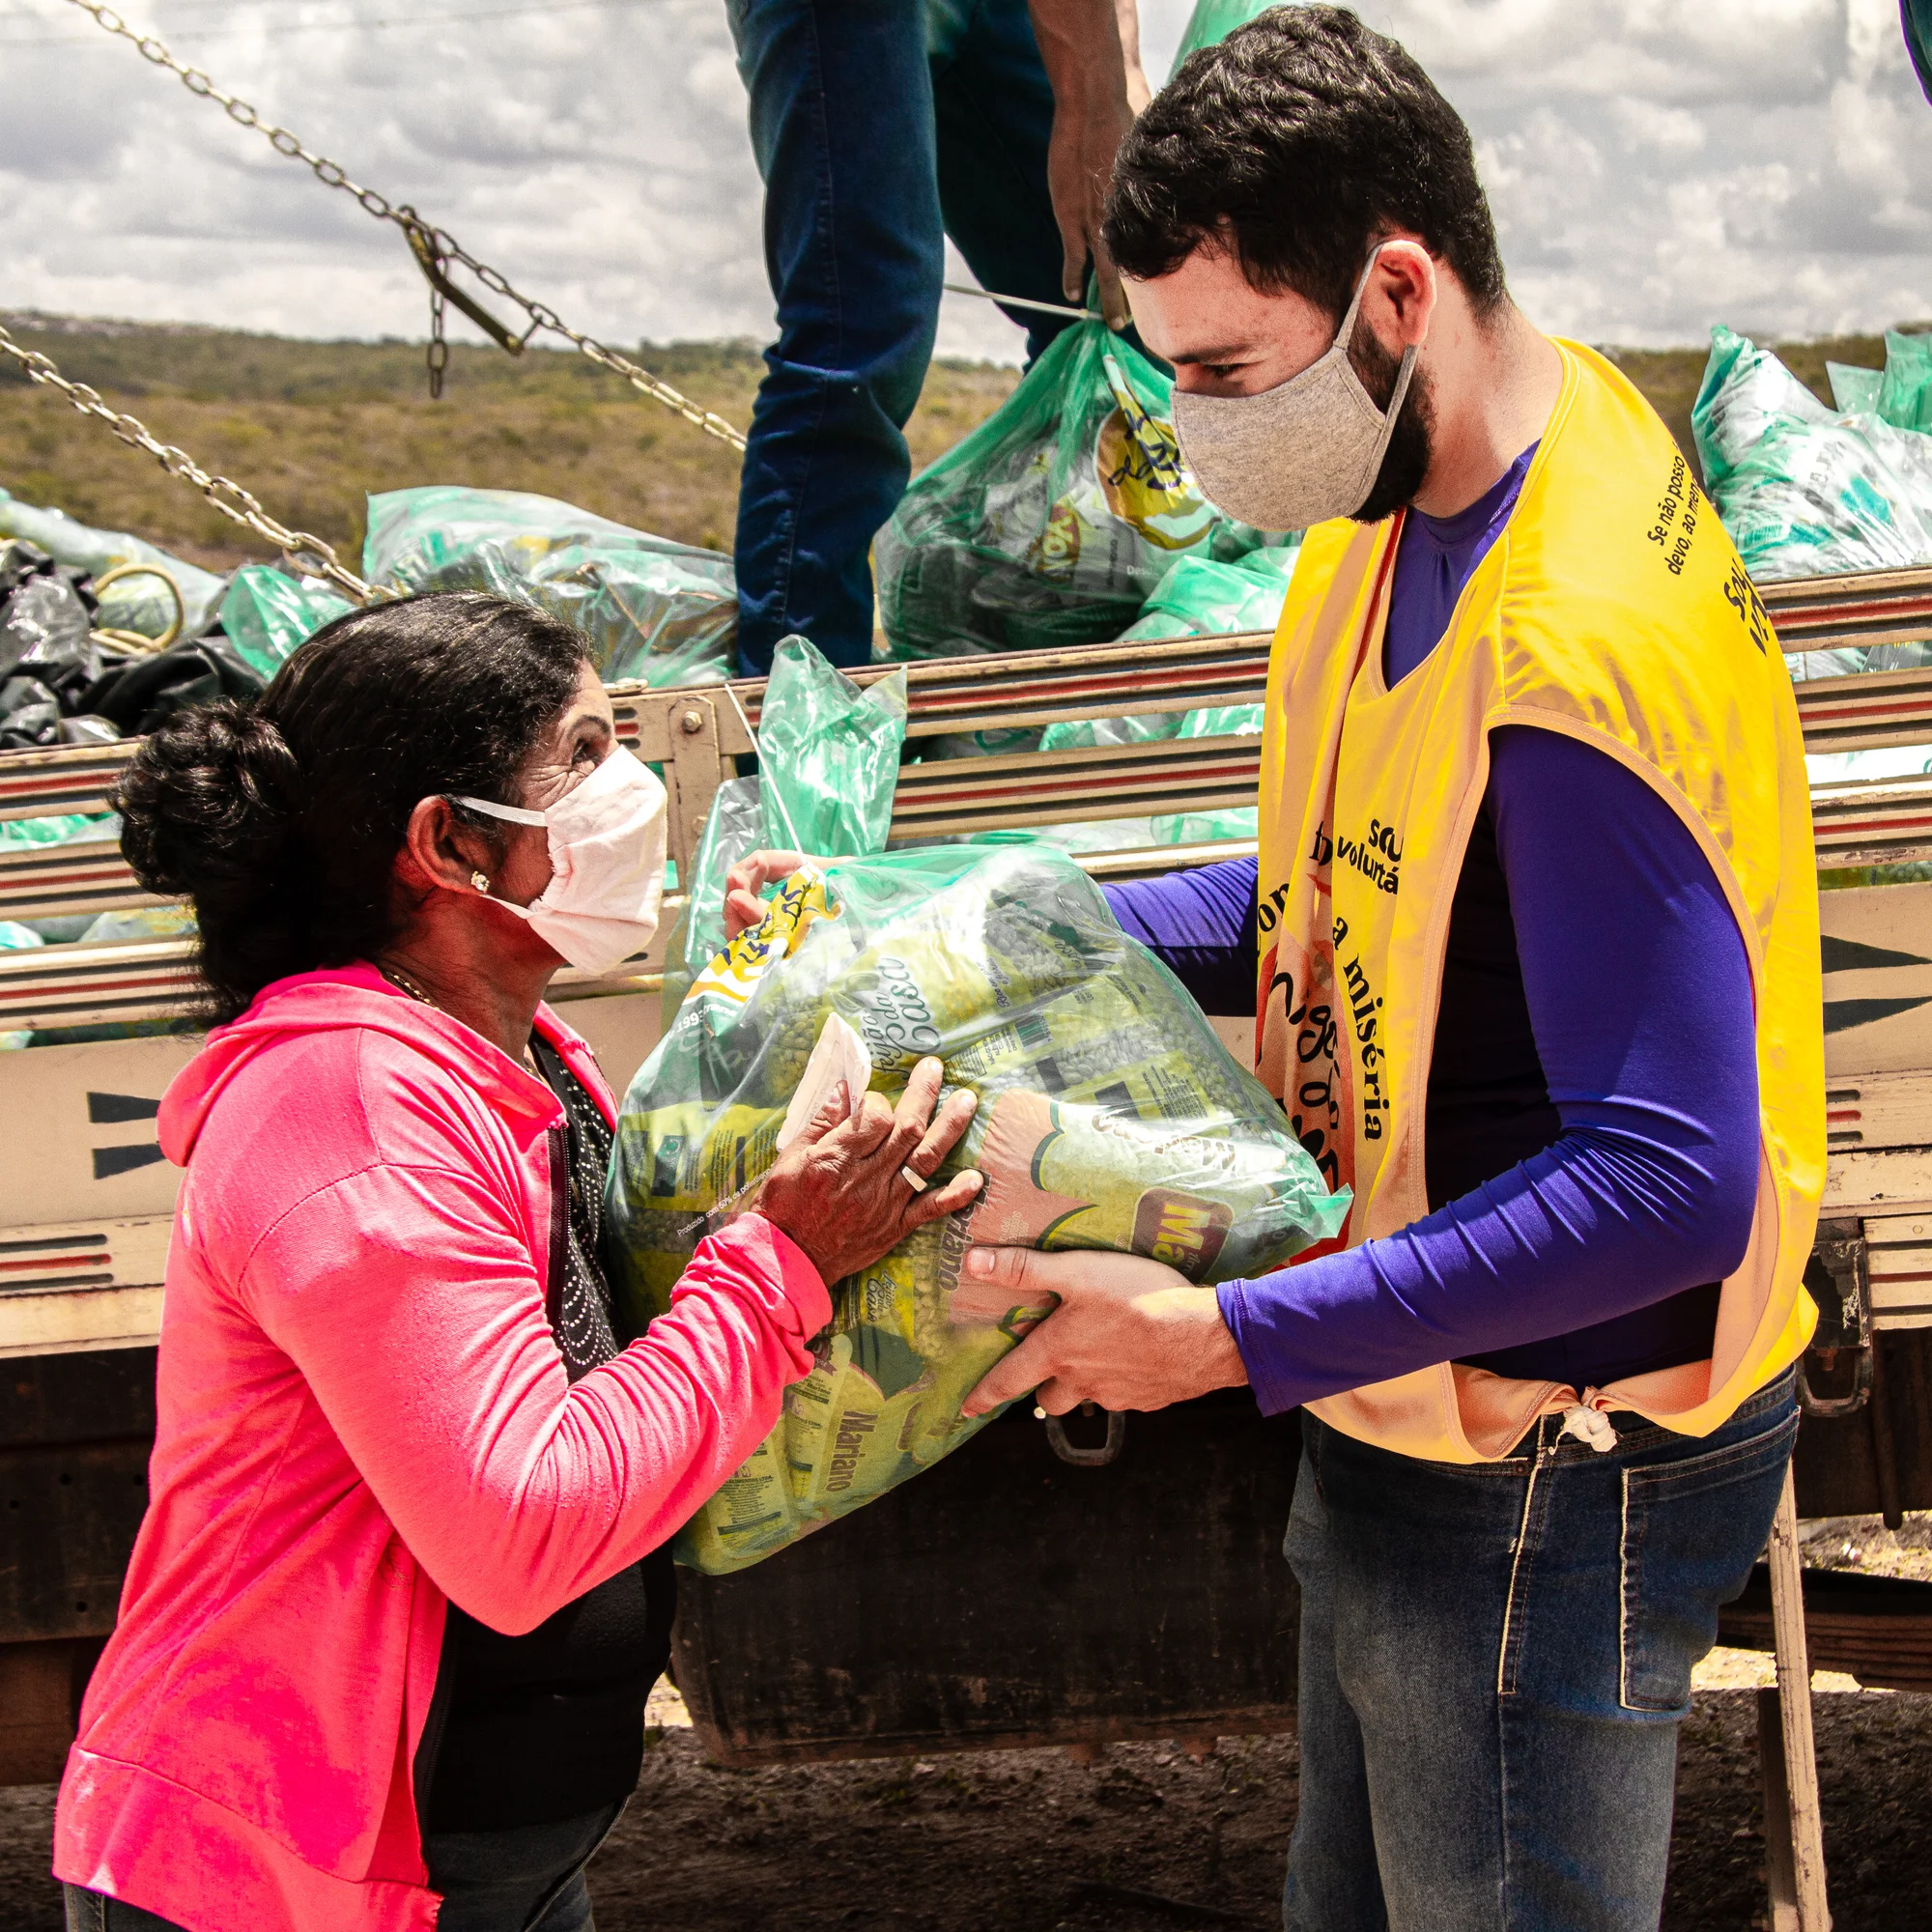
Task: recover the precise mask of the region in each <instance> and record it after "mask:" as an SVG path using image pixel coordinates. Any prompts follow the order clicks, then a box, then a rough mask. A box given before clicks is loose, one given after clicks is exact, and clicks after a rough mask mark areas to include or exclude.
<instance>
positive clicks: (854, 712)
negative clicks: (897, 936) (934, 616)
mask: <svg viewBox="0 0 1932 1932" xmlns="http://www.w3.org/2000/svg"><path fill="white" fill-rule="evenodd" d="M905 721H906V677H905V672H904V671H903V670H894V671H889V672H888V673H887V674H886V675H885V676H884V677H880V678H875V679H874V680H873V681H872V682H871V683H870V684H868V685H866V686H864V687H861V686H859V685H857V684H855V683H853V681H852V680H851V679H850V678H849V677H847V676H846V675H845V673H844V672H843V671H841V670H838V669H836V668H834V667H833V666H832V665H830V664H828V663H827V662H826V660H825V658H824V656H823V655H822V654H821V653H820V651H819V650H818V647H817V646H816V645H815V644H813V643H812V642H811V641H810V639H808V638H799V637H791V638H781V639H780V640H779V647H778V649H777V650H776V651H774V652H773V654H772V677H771V682H770V684H768V685H767V686H766V687H765V701H764V705H763V708H762V714H761V720H760V724H759V728H758V749H759V753H760V754H761V758H760V762H761V766H762V774H761V776H759V777H757V778H742V779H726V780H725V782H724V783H723V784H722V785H720V786H719V787H718V793H717V796H716V797H715V798H714V799H713V800H712V804H711V814H710V816H709V817H708V818H707V819H706V820H705V821H704V834H703V837H702V838H700V839H699V841H698V846H697V856H696V859H695V860H694V861H693V863H692V868H691V869H692V877H691V879H690V881H689V886H688V896H687V898H686V900H685V910H684V912H683V914H682V916H681V917H680V919H679V921H678V923H677V927H676V929H675V930H674V931H673V932H672V934H671V937H670V940H669V942H668V945H667V947H666V953H667V964H666V968H665V999H666V1003H667V1006H668V1013H669V1012H674V1011H676V1009H677V1006H678V1003H679V1002H680V1001H681V1000H682V999H683V998H684V993H685V988H686V987H687V986H689V984H690V983H691V981H692V980H694V979H695V978H696V976H697V974H698V972H699V971H700V970H701V969H702V967H703V966H704V965H705V963H706V962H707V961H708V960H709V959H710V958H711V957H712V955H713V954H714V953H716V952H719V950H720V949H721V948H722V947H723V946H724V944H725V873H726V872H727V871H729V870H730V869H731V867H733V866H735V865H736V864H737V863H738V861H739V860H740V859H742V858H744V857H745V855H746V854H747V853H748V852H755V851H756V850H757V849H758V848H759V847H760V846H766V847H769V848H770V849H772V850H773V851H779V852H812V853H823V854H827V855H838V854H842V853H848V852H854V853H856V852H882V851H884V849H885V844H886V838H887V835H888V834H889V833H890V832H891V831H892V824H893V792H894V790H895V787H896V785H897V783H898V769H899V750H900V747H901V746H902V745H903V744H904V743H905ZM668 1013H667V1018H668Z"/></svg>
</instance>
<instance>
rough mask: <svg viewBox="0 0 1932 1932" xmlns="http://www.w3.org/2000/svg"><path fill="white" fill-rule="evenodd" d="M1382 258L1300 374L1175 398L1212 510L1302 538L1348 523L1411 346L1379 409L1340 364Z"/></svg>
mask: <svg viewBox="0 0 1932 1932" xmlns="http://www.w3.org/2000/svg"><path fill="white" fill-rule="evenodd" d="M1382 245H1383V246H1385V245H1386V244H1385V243H1384V244H1382ZM1381 252H1382V250H1381V246H1378V247H1377V249H1376V251H1375V253H1374V254H1372V255H1371V256H1370V257H1369V263H1368V267H1367V268H1365V269H1364V270H1362V278H1361V280H1360V281H1358V282H1357V283H1356V284H1355V294H1354V298H1353V299H1352V300H1351V301H1350V303H1349V312H1348V314H1347V315H1345V316H1344V317H1343V318H1342V327H1340V328H1339V329H1337V330H1336V332H1335V340H1334V342H1333V344H1332V345H1331V346H1330V347H1329V349H1328V350H1327V351H1326V353H1325V354H1323V355H1321V357H1320V358H1319V359H1318V360H1316V361H1314V362H1311V363H1310V364H1309V365H1308V367H1307V368H1306V369H1304V370H1303V371H1302V372H1301V374H1300V375H1298V376H1291V377H1290V378H1289V379H1288V381H1287V382H1285V383H1282V384H1277V385H1276V386H1275V387H1274V388H1272V389H1264V390H1263V391H1262V392H1261V394H1260V395H1258V396H1198V395H1188V394H1185V393H1183V392H1182V391H1179V390H1177V391H1176V392H1175V397H1174V434H1175V436H1176V438H1177V440H1179V444H1180V454H1181V456H1182V457H1183V458H1184V459H1185V461H1186V464H1187V467H1188V469H1191V470H1193V472H1194V480H1195V481H1196V482H1197V483H1199V484H1200V486H1201V492H1202V495H1203V496H1205V497H1207V498H1208V501H1209V502H1210V503H1212V504H1213V505H1214V506H1215V507H1216V508H1217V509H1220V510H1224V511H1225V512H1226V513H1227V514H1228V515H1229V516H1231V517H1234V518H1236V519H1237V520H1238V521H1239V522H1241V523H1244V524H1252V525H1254V526H1255V527H1256V528H1257V529H1263V530H1305V529H1306V528H1308V526H1310V525H1311V524H1321V523H1326V522H1327V521H1328V519H1329V518H1331V517H1347V516H1352V515H1353V514H1354V512H1355V511H1357V510H1359V509H1360V508H1361V507H1362V505H1363V503H1365V502H1366V501H1367V500H1368V496H1369V492H1370V491H1371V490H1372V489H1373V488H1374V487H1375V481H1376V475H1377V472H1378V470H1379V469H1381V464H1382V456H1383V454H1384V452H1385V451H1386V450H1387V448H1388V442H1389V437H1390V435H1391V434H1392V433H1393V432H1394V429H1395V419H1396V417H1397V416H1398V415H1400V414H1401V413H1402V404H1403V398H1404V397H1405V396H1406V395H1407V394H1408V379H1409V377H1410V376H1411V375H1412V374H1413V373H1414V369H1415V355H1416V350H1415V347H1414V346H1411V347H1410V348H1407V349H1406V350H1404V351H1403V355H1402V367H1401V368H1400V369H1399V370H1398V371H1397V372H1396V379H1395V392H1394V393H1393V394H1392V395H1391V396H1390V397H1389V406H1388V408H1387V410H1386V411H1383V410H1378V408H1377V407H1376V405H1375V402H1374V400H1373V399H1372V398H1371V397H1370V395H1369V392H1368V391H1367V390H1366V389H1365V388H1363V387H1362V379H1361V378H1360V377H1359V376H1357V375H1356V374H1355V365H1354V364H1353V363H1352V362H1350V360H1349V343H1350V339H1351V338H1352V336H1353V335H1354V333H1355V318H1356V316H1357V314H1358V313H1359V312H1360V310H1361V306H1362V295H1363V292H1364V291H1365V290H1366V289H1367V288H1368V286H1369V276H1370V274H1371V273H1372V272H1373V271H1374V270H1375V266H1376V262H1377V260H1378V258H1379V256H1380V254H1381Z"/></svg>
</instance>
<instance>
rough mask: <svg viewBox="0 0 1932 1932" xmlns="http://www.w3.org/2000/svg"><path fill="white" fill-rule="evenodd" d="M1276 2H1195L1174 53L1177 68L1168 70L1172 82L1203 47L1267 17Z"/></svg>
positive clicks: (1260, 0) (1221, 0) (1243, 0)
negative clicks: (1183, 62) (1181, 68)
mask: <svg viewBox="0 0 1932 1932" xmlns="http://www.w3.org/2000/svg"><path fill="white" fill-rule="evenodd" d="M1275 4H1276V0H1194V12H1193V13H1192V14H1189V15H1188V16H1187V31H1186V32H1185V33H1183V34H1182V35H1181V37H1180V44H1179V46H1178V47H1177V48H1176V49H1175V50H1174V65H1173V66H1172V67H1170V68H1169V69H1168V71H1167V77H1168V79H1169V80H1172V79H1173V78H1174V76H1175V75H1176V74H1178V73H1179V71H1180V64H1181V62H1182V61H1184V60H1185V59H1186V58H1187V56H1188V55H1189V54H1191V53H1193V52H1195V51H1196V50H1197V49H1199V48H1201V47H1211V46H1216V45H1218V44H1219V43H1221V42H1222V41H1225V40H1226V39H1227V38H1228V36H1229V35H1230V34H1232V33H1233V32H1234V31H1235V29H1236V27H1245V26H1246V25H1247V24H1248V22H1249V21H1250V20H1252V19H1253V18H1254V17H1255V16H1256V15H1257V14H1265V13H1266V12H1267V10H1268V9H1269V8H1270V7H1272V6H1274V5H1275Z"/></svg>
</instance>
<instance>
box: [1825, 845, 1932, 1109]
mask: <svg viewBox="0 0 1932 1932" xmlns="http://www.w3.org/2000/svg"><path fill="white" fill-rule="evenodd" d="M1818 911H1819V920H1820V924H1821V925H1822V927H1823V931H1824V968H1825V1076H1826V1079H1827V1081H1828V1082H1830V1083H1831V1084H1832V1085H1833V1086H1834V1087H1835V1086H1838V1085H1840V1084H1841V1083H1843V1082H1844V1081H1845V1080H1847V1079H1849V1078H1851V1077H1853V1076H1862V1075H1867V1074H1877V1073H1905V1072H1917V1071H1918V1070H1920V1069H1922V1068H1928V1067H1932V882H1925V883H1920V884H1916V885H1903V886H1861V887H1858V888H1855V889H1853V890H1851V891H1847V892H1836V893H1826V894H1824V895H1822V896H1821V898H1820V899H1819V902H1818Z"/></svg>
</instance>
